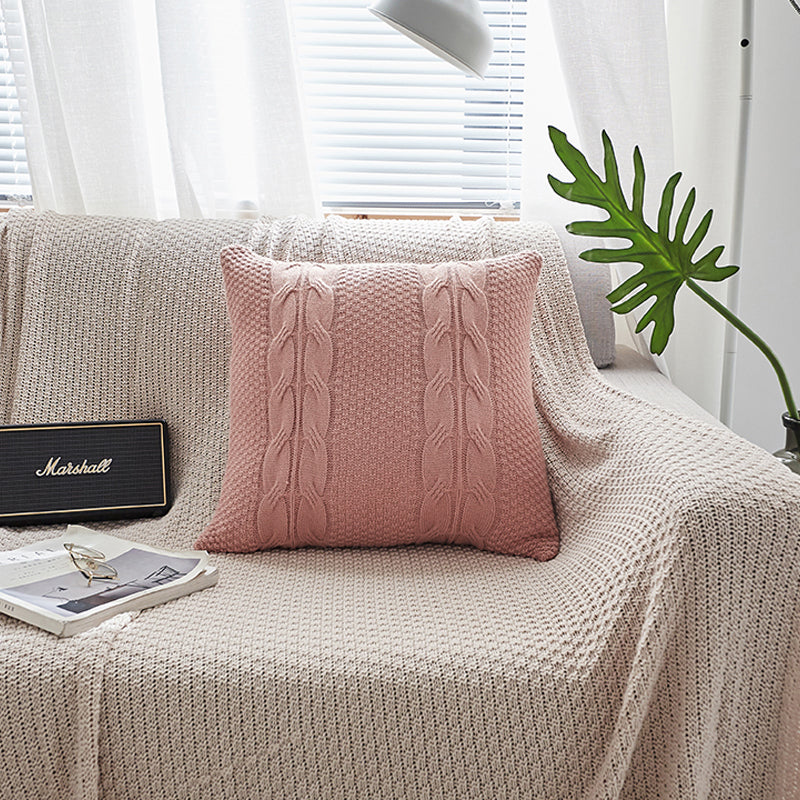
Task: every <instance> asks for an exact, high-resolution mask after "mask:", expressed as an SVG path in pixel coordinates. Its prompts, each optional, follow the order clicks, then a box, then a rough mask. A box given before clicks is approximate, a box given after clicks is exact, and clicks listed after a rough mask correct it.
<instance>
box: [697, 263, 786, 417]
mask: <svg viewBox="0 0 800 800" xmlns="http://www.w3.org/2000/svg"><path fill="white" fill-rule="evenodd" d="M686 285H687V286H688V287H689V288H690V289H691V290H692V291H693V292H694V293H695V294H696V295H697V296H698V297H700V298H702V299H703V300H705V301H706V303H708V304H709V305H710V306H711V308H713V309H714V310H715V311H718V312H719V313H720V314H722V316H723V317H725V319H726V320H728V322H730V324H731V325H733V327H734V328H736V330H737V331H739V333H741V334H743V335H744V336H746V337H747V338H748V339H749V340H750V341H751V342H752V343H753V344H754V345H755V346H756V347H757V348H758V349H759V350H760V351H761V352H762V353H763V354H764V355H765V356H766V358H767V361H769V363H770V364H772V368H773V369H774V370H775V374H776V375H777V376H778V383H780V385H781V391H782V392H783V401H784V403H786V409H787V410H788V412H789V416H790V417H793V418H794V419H800V416H798V412H797V406H796V405H795V402H794V398H793V397H792V390H791V389H790V388H789V381H788V379H787V378H786V373H785V372H784V370H783V367H782V366H781V362H780V361H778V357H777V356H776V355H775V353H773V352H772V350H771V349H770V347H769V345H768V344H767V343H766V342H765V341H764V340H763V339H762V338H761V337H760V336H759V335H758V334H757V333H756V332H755V331H753V330H752V328H750V327H748V326H747V325H745V324H744V322H742V321H741V320H740V319H739V317H737V316H736V314H734V313H733V312H732V311H729V310H728V309H727V308H726V307H725V306H724V305H722V303H720V302H719V301H718V300H717V299H716V298H714V297H712V296H711V295H710V294H709V293H708V292H706V291H705V290H704V289H702V288H701V287H700V286H698V285H697V284H696V283H695V282H694V281H693V280H692V279H691V278H687V279H686Z"/></svg>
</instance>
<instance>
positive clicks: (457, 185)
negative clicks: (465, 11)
mask: <svg viewBox="0 0 800 800" xmlns="http://www.w3.org/2000/svg"><path fill="white" fill-rule="evenodd" d="M366 6H367V2H366V0H337V2H336V3H331V2H330V0H293V10H294V18H295V29H296V34H297V42H298V55H299V59H300V64H301V69H302V75H303V83H304V87H305V94H306V106H307V108H308V113H309V120H308V124H309V129H310V136H311V149H312V156H313V158H314V162H315V164H314V166H315V170H316V174H317V180H318V185H319V187H320V193H321V199H322V203H323V206H324V207H326V208H327V209H331V210H341V211H347V210H362V209H363V210H375V209H381V208H386V209H392V210H397V209H403V208H409V209H414V210H416V211H420V210H425V209H428V210H441V211H443V210H461V209H476V210H484V209H485V210H493V211H495V212H500V213H502V212H509V211H513V209H516V208H518V207H519V193H520V171H521V138H522V137H521V132H522V113H523V103H522V81H523V72H524V63H523V57H524V52H525V48H524V34H525V22H526V13H527V4H526V1H525V0H483V2H482V7H483V10H484V14H485V16H486V19H487V21H488V23H489V26H490V27H491V29H492V34H493V37H494V47H495V50H494V56H493V60H492V63H491V65H490V67H489V70H488V72H487V76H486V79H485V80H484V81H481V80H479V79H477V78H472V77H468V76H464V75H461V74H460V73H459V72H458V71H457V70H455V69H454V68H453V67H450V66H449V65H446V64H444V63H443V62H441V61H440V60H439V59H438V58H437V57H436V56H434V55H432V54H431V53H429V52H428V51H427V50H425V49H423V48H421V47H419V46H418V45H416V44H414V43H413V42H411V41H410V40H408V39H407V38H406V37H404V36H402V35H401V34H399V33H397V32H396V31H394V30H392V29H391V28H390V27H389V26H387V25H385V24H384V23H383V22H381V21H380V20H378V19H376V18H375V17H374V16H373V15H372V14H370V13H369V12H368V11H367V9H366Z"/></svg>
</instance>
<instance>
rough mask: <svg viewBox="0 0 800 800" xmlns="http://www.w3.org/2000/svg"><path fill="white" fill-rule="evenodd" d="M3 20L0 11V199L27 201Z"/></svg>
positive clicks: (14, 87)
mask: <svg viewBox="0 0 800 800" xmlns="http://www.w3.org/2000/svg"><path fill="white" fill-rule="evenodd" d="M9 22H12V23H13V20H9ZM6 23H7V21H6V18H5V14H4V12H3V11H0V203H3V202H4V203H24V202H30V201H31V181H30V176H29V175H28V161H27V158H26V156H25V139H24V137H23V135H22V119H21V116H20V112H19V100H18V98H17V85H16V82H15V80H14V72H13V70H12V68H11V51H10V49H9V37H8V35H7V27H8V26H7V24H6Z"/></svg>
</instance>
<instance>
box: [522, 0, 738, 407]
mask: <svg viewBox="0 0 800 800" xmlns="http://www.w3.org/2000/svg"><path fill="white" fill-rule="evenodd" d="M665 6H666V7H665ZM549 11H550V18H551V25H552V37H553V40H554V41H555V43H556V47H557V51H558V56H559V61H560V68H561V72H562V74H563V80H564V84H565V87H566V93H567V96H568V97H569V104H570V113H571V118H572V125H573V126H574V127H573V128H572V129H566V130H567V133H568V134H570V138H571V140H572V141H574V142H575V143H577V144H578V145H579V146H580V147H581V149H582V150H583V152H584V153H586V155H587V157H588V159H589V161H590V163H591V164H592V165H594V166H595V167H596V168H599V166H600V165H601V164H602V144H601V131H603V130H606V131H607V132H608V133H609V135H610V136H611V139H612V141H613V142H614V146H615V150H616V154H617V159H618V161H619V164H620V175H621V177H622V181H623V186H624V187H626V191H627V192H628V193H629V192H630V186H631V182H632V179H633V163H632V158H631V156H632V152H633V148H634V146H636V145H638V146H639V147H640V149H641V151H642V155H643V157H644V162H645V165H646V168H647V191H646V198H645V213H646V216H647V218H648V219H649V220H654V219H655V218H656V215H657V212H658V207H659V204H660V195H661V190H662V188H663V186H664V184H665V182H666V181H667V179H668V178H669V176H670V175H671V174H672V173H673V172H674V171H675V169H676V168H677V169H679V170H681V171H682V172H683V173H684V178H683V179H682V181H681V183H680V184H679V186H678V192H677V196H676V205H678V204H679V203H682V202H683V198H684V197H685V195H686V194H687V193H688V191H689V189H690V187H692V186H696V187H697V190H698V195H697V196H698V202H697V208H696V210H695V214H694V215H693V217H692V219H693V223H690V225H692V224H695V225H696V224H697V223H698V222H699V220H700V217H701V216H702V214H703V213H704V212H705V211H706V210H707V209H708V208H713V209H714V210H715V220H714V222H713V223H712V227H711V230H710V233H709V236H708V239H707V242H708V249H710V248H711V247H712V246H714V245H716V244H719V243H727V242H728V241H729V240H730V215H731V195H732V191H733V183H734V171H735V141H736V131H737V109H738V105H737V89H738V76H739V68H738V47H739V42H738V35H737V25H738V20H739V16H740V2H739V0H735V2H734V3H733V7H731V4H730V2H728V0H704V2H703V3H700V4H698V3H696V2H695V0H669V2H668V3H666V4H665V3H664V2H663V0H614V2H612V1H611V0H571V2H569V3H564V2H560V0H550V3H549ZM668 14H669V26H668V24H667V22H668V16H667V15H668ZM529 46H530V44H529ZM529 86H530V82H529ZM562 118H564V119H566V120H567V124H569V116H568V115H565V114H562ZM528 135H530V136H531V138H532V139H534V140H537V139H538V140H539V141H541V140H542V136H541V131H539V130H531V129H530V128H527V129H526V136H528ZM548 144H549V143H548ZM559 167H560V165H559ZM556 174H558V175H563V174H564V171H563V168H561V169H560V172H557V173H556ZM524 177H525V179H529V171H528V170H526V171H524ZM534 178H535V180H536V181H537V182H538V181H539V179H540V178H539V176H538V175H534ZM525 192H526V190H525V187H523V199H524V198H525ZM564 205H566V206H571V208H567V209H565V208H564ZM564 205H562V206H560V207H558V206H557V207H554V211H553V216H554V217H555V218H556V220H557V221H558V222H560V221H562V220H564V221H570V220H574V219H585V218H586V214H587V213H591V212H593V211H594V209H587V208H586V207H585V206H582V207H580V208H578V207H577V206H575V204H574V203H566V201H564ZM580 244H581V245H584V246H585V248H586V249H588V248H589V247H591V246H593V243H592V240H591V239H583V238H582V237H581V241H580ZM581 249H583V248H581ZM723 260H724V256H723ZM637 270H638V266H637V265H627V264H620V265H616V271H617V273H618V281H622V280H624V279H625V278H626V277H627V276H629V275H631V274H633V273H634V272H635V271H637ZM708 288H709V291H711V292H712V294H716V295H718V296H719V297H720V299H722V298H723V297H724V287H722V288H721V287H720V286H718V285H713V286H709V287H708ZM634 314H638V316H639V317H640V316H641V312H634ZM634 314H628V315H626V317H625V322H626V323H627V327H628V328H629V330H628V331H626V330H625V328H626V325H625V323H623V324H618V331H619V333H618V337H621V338H622V339H623V341H625V342H626V343H628V344H633V345H634V346H635V347H637V349H639V351H640V352H648V351H649V347H648V344H647V343H649V340H650V333H651V328H647V329H645V331H644V333H643V334H642V335H636V334H633V333H632V329H633V328H634V327H635V319H634ZM637 318H638V317H637ZM618 323H619V320H618ZM723 332H724V323H723V322H722V319H721V317H719V316H718V315H717V314H716V313H715V312H714V311H712V310H711V309H710V308H707V307H706V306H705V305H704V304H703V303H702V302H701V301H700V300H698V299H697V298H695V297H694V295H691V293H690V292H686V291H683V292H681V293H680V294H679V296H678V300H677V303H676V325H675V331H674V332H673V335H672V337H671V339H670V342H669V345H668V346H667V349H666V350H665V352H664V355H663V356H662V357H660V358H655V359H654V360H655V361H656V363H657V364H658V366H659V368H660V369H661V370H662V371H663V372H665V373H666V374H668V375H669V376H670V377H671V379H672V380H673V381H674V382H675V383H676V385H677V386H678V387H679V388H681V389H682V390H683V391H684V392H686V393H687V394H688V395H689V396H690V397H692V398H693V399H694V400H695V401H696V402H698V403H699V404H700V405H702V406H703V407H704V408H706V409H707V410H708V411H709V412H711V413H712V414H715V415H718V413H719V393H720V382H721V381H720V378H721V364H722V352H723Z"/></svg>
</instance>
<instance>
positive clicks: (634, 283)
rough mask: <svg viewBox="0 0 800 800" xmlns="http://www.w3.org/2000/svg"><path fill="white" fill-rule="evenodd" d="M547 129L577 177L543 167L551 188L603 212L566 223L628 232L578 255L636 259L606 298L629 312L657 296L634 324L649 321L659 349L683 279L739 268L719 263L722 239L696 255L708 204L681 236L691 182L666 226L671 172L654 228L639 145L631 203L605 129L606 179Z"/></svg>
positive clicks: (593, 232)
mask: <svg viewBox="0 0 800 800" xmlns="http://www.w3.org/2000/svg"><path fill="white" fill-rule="evenodd" d="M549 131H550V141H551V142H552V143H553V147H554V148H555V151H556V154H557V155H558V157H559V158H560V159H561V161H562V162H563V164H564V166H565V167H566V168H567V169H568V170H569V171H570V172H571V173H572V175H573V176H574V178H575V180H574V181H573V182H572V183H565V182H563V181H560V180H558V179H557V178H554V177H553V176H552V175H548V176H547V179H548V181H549V182H550V186H551V187H552V188H553V190H554V191H555V192H556V194H559V195H561V197H564V198H566V199H567V200H572V201H574V202H576V203H585V204H587V205H592V206H596V207H597V208H601V209H603V210H604V211H606V212H607V213H608V219H605V220H600V221H588V220H587V221H583V222H573V223H571V224H569V225H567V230H568V231H569V232H570V233H574V234H576V235H578V236H596V237H612V238H615V239H628V240H630V246H628V247H622V248H597V249H594V250H587V251H585V252H583V253H581V256H580V257H581V258H583V259H584V260H586V261H593V262H597V263H604V264H607V263H612V262H619V261H622V262H635V263H638V264H641V265H642V268H641V269H640V270H639V271H638V272H637V273H636V274H635V275H632V276H631V277H630V278H628V279H627V280H626V281H624V282H623V283H621V284H620V285H619V286H617V288H616V289H614V291H612V292H611V294H609V295H608V299H609V300H610V301H611V303H612V310H613V311H615V312H617V313H618V314H627V313H628V312H629V311H632V310H633V309H635V308H638V307H639V306H640V305H642V304H643V303H645V302H647V301H648V300H650V298H655V299H654V302H653V304H652V305H651V306H650V308H648V310H647V311H646V312H645V314H644V315H643V316H642V318H641V319H640V320H639V324H638V326H637V328H636V332H637V333H639V332H641V331H642V330H644V329H645V328H646V327H647V326H648V325H649V324H650V323H651V322H652V323H653V332H652V336H651V338H650V351H651V352H652V353H656V354H659V353H662V352H663V351H664V348H665V347H666V346H667V342H668V341H669V337H670V335H671V334H672V330H673V328H674V327H675V297H676V295H677V293H678V290H679V289H680V288H681V286H683V284H684V283H686V284H688V285H690V286H691V288H692V289H694V290H695V291H697V288H698V287H697V285H696V284H695V283H694V281H696V280H697V281H722V280H725V278H728V277H730V276H731V275H733V274H734V272H736V271H737V270H738V269H739V267H736V266H726V267H720V266H718V265H717V261H718V260H719V257H720V256H721V255H722V251H723V250H724V247H723V246H722V245H720V246H718V247H715V248H713V249H712V250H709V252H707V253H706V254H705V255H703V256H701V257H699V258H695V254H696V253H697V250H698V249H699V247H700V245H701V244H702V242H703V239H704V238H705V236H706V234H707V233H708V228H709V225H710V224H711V217H712V212H711V211H708V212H707V213H706V215H705V216H704V217H703V219H702V220H701V221H700V224H699V225H698V226H697V228H696V229H695V231H694V233H692V234H691V236H688V237H687V235H686V233H687V232H686V229H687V227H688V224H689V217H690V216H691V213H692V210H693V208H694V203H695V190H694V189H692V190H691V191H690V192H689V194H688V195H687V197H686V200H685V202H684V204H683V207H682V208H681V210H680V212H679V214H678V217H677V220H676V222H675V228H674V232H671V228H672V211H673V205H674V202H675V188H676V186H677V185H678V181H679V180H680V179H681V173H680V172H677V173H675V175H673V176H672V177H671V178H670V179H669V180H668V181H667V183H666V186H665V187H664V191H663V193H662V196H661V206H660V209H659V212H658V222H657V226H656V228H652V227H651V226H650V225H649V224H648V223H647V222H646V221H645V218H644V210H643V206H644V181H645V172H644V163H643V161H642V154H641V153H640V151H639V148H638V147H637V148H635V149H634V151H633V169H634V177H633V191H632V196H631V203H630V206H629V205H628V202H627V200H626V199H625V194H624V192H623V191H622V186H621V185H620V179H619V167H618V164H617V158H616V155H615V153H614V146H613V145H612V143H611V139H610V138H609V136H608V134H607V133H606V132H605V131H603V151H604V159H603V160H604V167H605V179H603V178H601V177H600V175H599V174H598V173H596V172H595V171H594V170H593V169H592V168H591V167H590V166H589V163H588V162H587V160H586V157H585V156H584V155H583V153H581V152H580V150H578V149H577V148H576V147H574V146H573V145H571V144H570V143H569V142H568V141H567V137H566V135H565V134H564V133H563V132H562V131H560V130H558V129H557V128H554V127H552V126H551V127H550V128H549ZM701 291H702V290H701Z"/></svg>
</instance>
